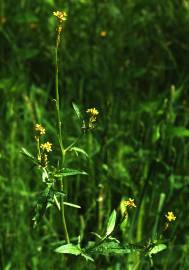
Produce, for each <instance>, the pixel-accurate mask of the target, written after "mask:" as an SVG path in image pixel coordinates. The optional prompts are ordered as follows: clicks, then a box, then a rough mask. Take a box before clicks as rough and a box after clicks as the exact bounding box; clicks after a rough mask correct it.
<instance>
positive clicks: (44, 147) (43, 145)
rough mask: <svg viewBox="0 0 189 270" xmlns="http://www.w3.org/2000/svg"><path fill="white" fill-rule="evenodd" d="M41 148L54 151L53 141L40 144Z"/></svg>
mask: <svg viewBox="0 0 189 270" xmlns="http://www.w3.org/2000/svg"><path fill="white" fill-rule="evenodd" d="M40 147H41V149H42V150H43V151H46V152H51V151H52V143H50V142H46V143H43V144H41V145H40Z"/></svg>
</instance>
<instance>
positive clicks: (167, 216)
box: [165, 212, 176, 222]
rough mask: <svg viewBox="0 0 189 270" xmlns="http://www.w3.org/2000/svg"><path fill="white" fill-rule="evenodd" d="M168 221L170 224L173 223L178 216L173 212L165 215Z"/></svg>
mask: <svg viewBox="0 0 189 270" xmlns="http://www.w3.org/2000/svg"><path fill="white" fill-rule="evenodd" d="M165 217H166V219H167V220H168V221H169V222H172V221H174V220H175V219H176V216H175V215H174V213H173V212H168V213H167V214H166V215H165Z"/></svg>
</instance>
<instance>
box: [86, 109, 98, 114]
mask: <svg viewBox="0 0 189 270" xmlns="http://www.w3.org/2000/svg"><path fill="white" fill-rule="evenodd" d="M86 112H87V113H90V114H91V115H92V116H96V115H98V114H99V111H98V110H97V109H96V108H91V109H88V110H87V111H86Z"/></svg>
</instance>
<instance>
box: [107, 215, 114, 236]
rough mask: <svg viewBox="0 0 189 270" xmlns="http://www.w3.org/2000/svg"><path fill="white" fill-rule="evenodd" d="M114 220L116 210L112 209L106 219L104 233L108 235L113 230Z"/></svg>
mask: <svg viewBox="0 0 189 270" xmlns="http://www.w3.org/2000/svg"><path fill="white" fill-rule="evenodd" d="M115 222H116V211H115V210H113V211H112V213H111V215H110V217H109V220H108V225H107V229H106V235H110V234H111V233H112V232H113V230H114V227H115Z"/></svg>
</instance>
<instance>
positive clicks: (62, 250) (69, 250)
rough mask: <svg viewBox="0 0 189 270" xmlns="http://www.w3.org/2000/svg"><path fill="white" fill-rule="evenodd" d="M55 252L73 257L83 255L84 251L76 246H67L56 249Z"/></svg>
mask: <svg viewBox="0 0 189 270" xmlns="http://www.w3.org/2000/svg"><path fill="white" fill-rule="evenodd" d="M55 252H57V253H64V254H73V255H76V256H78V255H80V254H81V253H82V250H81V249H80V248H79V247H78V246H76V245H73V244H67V245H63V246H60V247H58V248H56V249H55Z"/></svg>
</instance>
